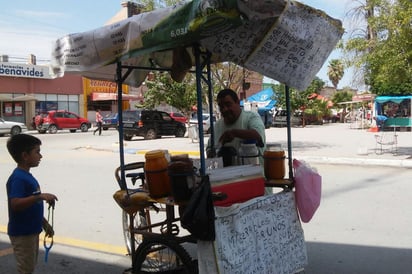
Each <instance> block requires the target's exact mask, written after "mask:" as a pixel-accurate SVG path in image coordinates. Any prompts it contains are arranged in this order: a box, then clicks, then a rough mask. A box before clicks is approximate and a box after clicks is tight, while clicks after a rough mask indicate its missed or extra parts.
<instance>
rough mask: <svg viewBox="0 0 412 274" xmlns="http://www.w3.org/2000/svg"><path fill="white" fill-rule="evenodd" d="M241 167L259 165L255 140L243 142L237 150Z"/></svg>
mask: <svg viewBox="0 0 412 274" xmlns="http://www.w3.org/2000/svg"><path fill="white" fill-rule="evenodd" d="M239 158H240V164H241V165H259V150H258V148H257V146H256V140H245V141H244V142H243V143H242V144H241V145H240V148H239Z"/></svg>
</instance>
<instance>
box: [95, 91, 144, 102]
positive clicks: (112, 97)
mask: <svg viewBox="0 0 412 274" xmlns="http://www.w3.org/2000/svg"><path fill="white" fill-rule="evenodd" d="M122 99H123V101H129V100H133V101H137V100H142V99H143V97H142V96H140V95H136V94H124V93H123V95H122ZM92 101H117V93H108V92H93V93H92Z"/></svg>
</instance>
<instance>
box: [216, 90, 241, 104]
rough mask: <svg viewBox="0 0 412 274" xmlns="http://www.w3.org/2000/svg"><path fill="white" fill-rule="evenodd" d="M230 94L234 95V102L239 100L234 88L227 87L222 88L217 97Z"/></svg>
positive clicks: (221, 97)
mask: <svg viewBox="0 0 412 274" xmlns="http://www.w3.org/2000/svg"><path fill="white" fill-rule="evenodd" d="M228 95H229V96H230V97H232V99H233V101H234V102H236V103H237V102H239V98H238V97H237V94H236V92H235V91H234V90H232V89H229V88H226V89H222V90H221V91H219V93H218V94H217V99H218V100H219V99H223V98H225V97H226V96H228Z"/></svg>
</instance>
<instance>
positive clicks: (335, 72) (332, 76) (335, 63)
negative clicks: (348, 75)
mask: <svg viewBox="0 0 412 274" xmlns="http://www.w3.org/2000/svg"><path fill="white" fill-rule="evenodd" d="M344 73H345V72H344V67H343V63H342V61H341V60H339V59H333V60H330V61H329V66H328V77H329V80H330V81H331V82H332V84H333V86H334V87H335V89H337V88H338V83H339V81H340V80H341V79H342V77H343V74H344Z"/></svg>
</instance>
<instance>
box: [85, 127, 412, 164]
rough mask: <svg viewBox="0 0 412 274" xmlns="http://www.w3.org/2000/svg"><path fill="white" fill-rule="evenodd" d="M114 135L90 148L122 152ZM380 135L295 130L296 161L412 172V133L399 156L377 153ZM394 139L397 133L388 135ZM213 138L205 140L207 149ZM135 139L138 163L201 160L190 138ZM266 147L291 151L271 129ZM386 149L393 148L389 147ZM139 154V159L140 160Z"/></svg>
mask: <svg viewBox="0 0 412 274" xmlns="http://www.w3.org/2000/svg"><path fill="white" fill-rule="evenodd" d="M107 133H111V134H112V136H111V137H110V138H111V143H108V142H107V140H106V142H101V143H94V144H93V145H90V146H88V148H93V149H96V150H111V151H113V152H115V153H118V152H119V146H118V140H117V138H118V136H117V133H116V132H114V131H111V132H106V134H107ZM376 134H382V132H370V131H368V130H367V129H353V128H351V125H350V124H347V123H345V124H343V123H329V124H324V125H309V126H306V127H304V128H302V127H293V128H291V142H292V158H296V159H300V160H305V161H307V162H310V163H314V164H342V165H374V166H394V167H404V168H412V132H399V131H397V132H396V134H397V140H398V145H397V153H396V154H393V153H391V152H390V151H387V150H386V151H384V152H383V153H382V154H380V153H376V139H375V135H376ZM384 134H385V135H386V136H388V137H390V138H392V137H393V134H394V132H388V131H385V132H384ZM208 139H209V135H206V136H205V138H204V143H205V146H206V144H207V141H208ZM141 141H143V140H142V139H141V140H140V139H134V140H133V141H130V142H125V143H124V152H125V155H126V154H128V155H130V154H132V155H134V156H133V159H134V160H142V161H144V153H145V152H147V151H148V150H151V149H168V150H169V152H170V153H172V154H179V153H189V155H190V157H194V158H197V157H199V143H198V142H195V143H192V141H191V139H190V138H174V137H163V138H159V139H155V140H150V141H148V142H145V147H144V148H143V147H142V145H141ZM266 143H267V144H270V143H278V144H279V143H280V144H281V145H282V148H283V149H284V150H285V151H286V150H287V129H286V128H285V127H283V128H275V127H271V128H269V129H266ZM384 148H386V149H387V148H389V147H388V146H386V147H384ZM136 154H137V156H138V157H139V158H138V159H136Z"/></svg>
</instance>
